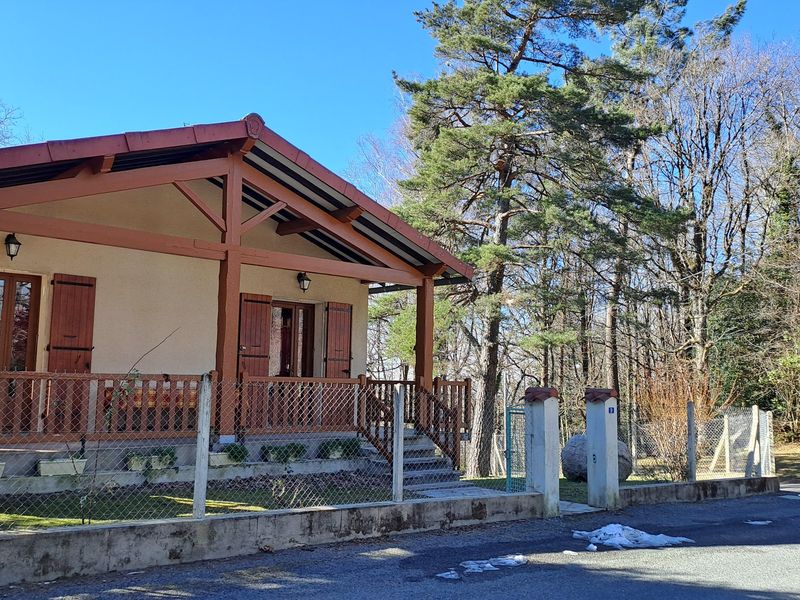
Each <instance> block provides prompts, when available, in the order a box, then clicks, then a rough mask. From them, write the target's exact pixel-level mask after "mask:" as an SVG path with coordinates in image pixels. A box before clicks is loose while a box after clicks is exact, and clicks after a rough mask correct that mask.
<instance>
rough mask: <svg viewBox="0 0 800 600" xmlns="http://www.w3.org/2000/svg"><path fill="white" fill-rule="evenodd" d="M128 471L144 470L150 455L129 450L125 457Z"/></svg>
mask: <svg viewBox="0 0 800 600" xmlns="http://www.w3.org/2000/svg"><path fill="white" fill-rule="evenodd" d="M125 459H126V462H127V465H128V471H139V472H141V471H144V470H146V469H147V466H148V462H149V461H148V459H149V457H148V456H147V455H146V454H142V453H141V452H129V453H128V454H127V456H126V457H125Z"/></svg>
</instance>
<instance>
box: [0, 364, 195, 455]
mask: <svg viewBox="0 0 800 600" xmlns="http://www.w3.org/2000/svg"><path fill="white" fill-rule="evenodd" d="M200 378H201V376H200V375H164V374H158V375H140V374H136V375H124V374H106V373H86V374H83V373H76V374H66V373H36V372H27V371H26V372H19V371H6V372H0V438H2V439H6V440H13V441H15V440H19V441H21V442H22V441H28V442H52V441H74V440H79V439H81V438H85V439H126V438H128V439H151V438H159V437H181V436H192V435H195V433H194V428H195V424H196V421H197V394H198V390H199V385H200Z"/></svg>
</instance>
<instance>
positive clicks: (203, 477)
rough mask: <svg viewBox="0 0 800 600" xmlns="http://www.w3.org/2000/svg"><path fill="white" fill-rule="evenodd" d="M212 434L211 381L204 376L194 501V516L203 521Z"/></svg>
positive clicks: (201, 390)
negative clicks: (209, 445) (209, 446)
mask: <svg viewBox="0 0 800 600" xmlns="http://www.w3.org/2000/svg"><path fill="white" fill-rule="evenodd" d="M210 434H211V381H210V379H209V377H208V374H206V375H203V380H202V382H201V383H200V393H199V394H198V398H197V453H196V455H195V462H194V500H193V503H192V516H193V517H194V518H195V519H202V518H204V517H205V514H206V488H207V486H208V444H209V438H210Z"/></svg>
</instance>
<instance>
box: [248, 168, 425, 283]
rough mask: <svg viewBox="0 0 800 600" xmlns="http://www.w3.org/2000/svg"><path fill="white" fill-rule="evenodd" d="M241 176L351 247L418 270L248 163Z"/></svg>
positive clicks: (397, 266)
mask: <svg viewBox="0 0 800 600" xmlns="http://www.w3.org/2000/svg"><path fill="white" fill-rule="evenodd" d="M242 175H243V177H244V179H245V181H247V183H248V184H249V185H251V186H252V187H254V188H256V190H258V191H259V192H260V193H261V194H263V195H265V196H266V197H268V198H270V199H272V200H273V201H279V200H282V201H284V202H286V204H287V205H288V206H289V207H290V208H291V209H292V212H294V213H296V214H298V215H300V217H301V218H303V219H308V220H310V221H313V222H315V223H317V224H318V226H319V228H320V229H324V230H325V231H327V232H328V233H330V234H331V235H333V236H334V237H335V238H337V239H338V240H339V241H341V242H343V243H344V244H347V245H348V246H350V247H351V248H354V249H356V250H358V251H360V252H363V253H364V254H366V255H367V256H369V257H371V258H373V259H374V260H376V261H378V262H380V263H382V264H383V265H384V266H386V267H389V268H392V269H397V270H400V271H406V272H409V273H413V274H414V275H415V276H416V274H418V273H419V271H417V270H416V269H415V268H414V267H412V266H411V265H409V264H408V263H407V262H405V261H404V260H403V259H401V258H400V257H398V256H396V255H394V254H392V253H391V252H389V251H388V250H386V249H385V248H383V247H381V246H380V245H379V244H377V243H376V242H373V241H372V240H370V239H369V238H367V237H365V236H363V235H361V234H360V233H358V232H357V231H356V230H355V229H353V225H352V224H351V223H342V222H341V221H340V220H339V219H337V218H336V217H335V216H333V215H332V214H331V213H329V212H327V211H325V210H322V209H321V208H319V207H318V206H315V205H314V204H312V203H311V202H309V201H308V200H306V199H305V198H303V197H302V196H300V195H299V194H297V193H296V192H293V191H292V190H290V189H288V188H287V187H285V186H283V185H282V184H280V183H279V182H277V181H275V180H274V179H272V178H271V177H269V176H267V175H265V174H264V173H261V172H260V171H258V170H257V169H254V168H253V167H251V166H250V165H248V164H244V165H242ZM365 279H368V278H365Z"/></svg>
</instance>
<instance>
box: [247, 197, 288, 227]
mask: <svg viewBox="0 0 800 600" xmlns="http://www.w3.org/2000/svg"><path fill="white" fill-rule="evenodd" d="M284 208H286V202H276V203H275V204H273V205H272V206H270V207H268V208H265V209H264V210H262V211H261V212H260V213H258V214H256V215H253V216H252V217H250V218H249V219H247V220H246V221H245V222H244V223H242V234H245V233H247V232H248V231H250V230H251V229H252V228H253V227H255V226H256V225H260V224H261V223H263V222H264V221H266V220H267V219H269V218H270V217H271V216H272V215H274V214H275V213H278V212H280V211H282V210H283V209H284Z"/></svg>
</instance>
